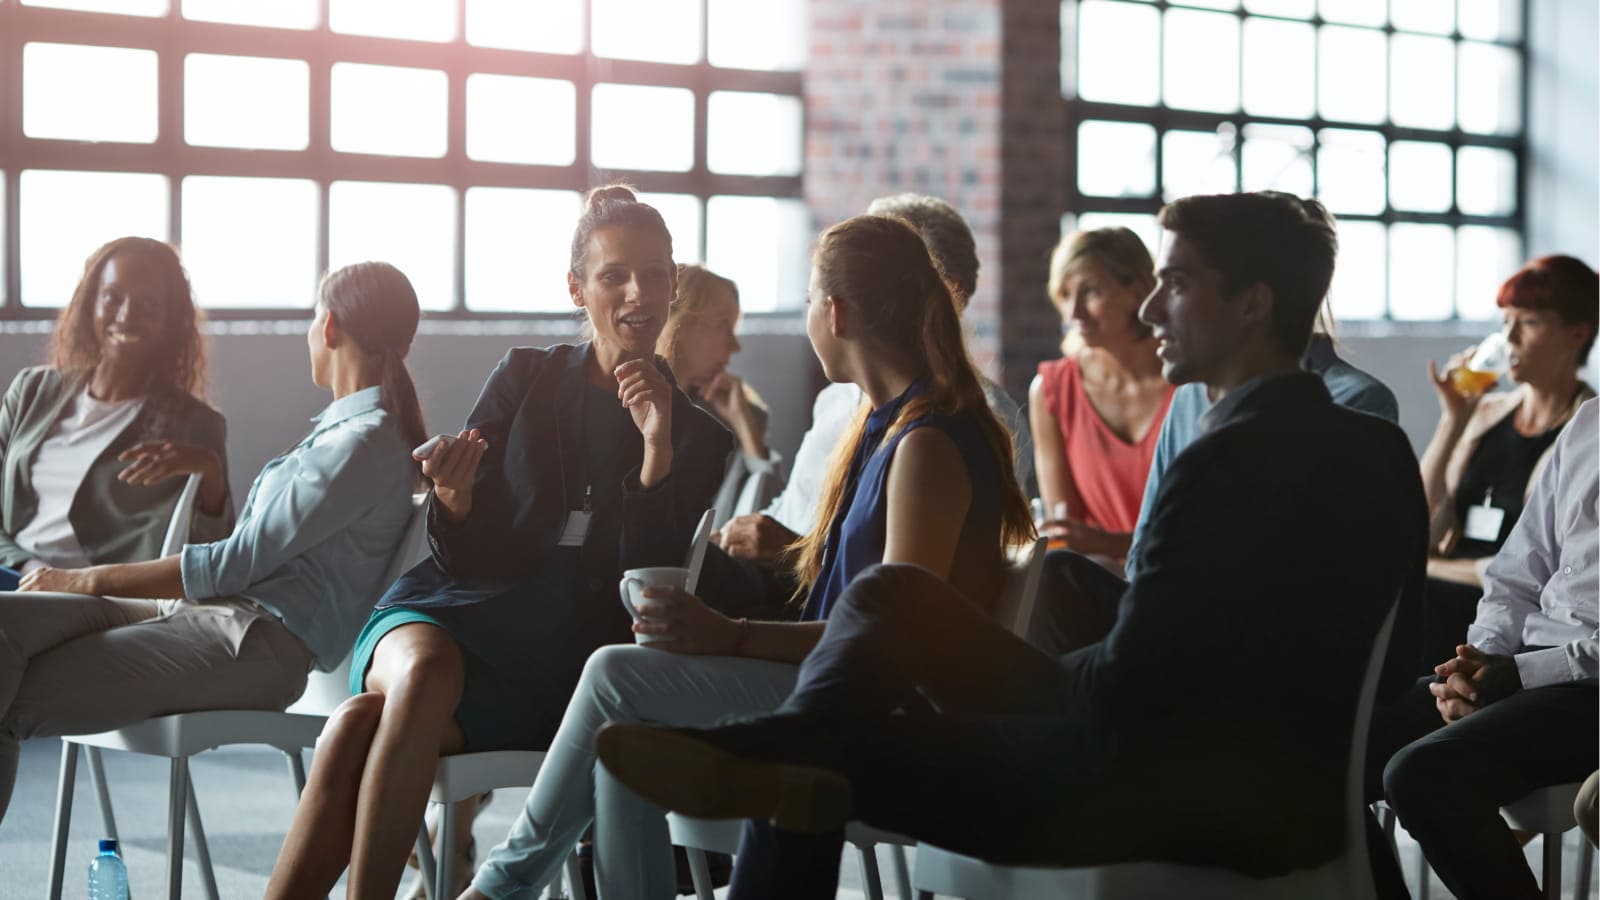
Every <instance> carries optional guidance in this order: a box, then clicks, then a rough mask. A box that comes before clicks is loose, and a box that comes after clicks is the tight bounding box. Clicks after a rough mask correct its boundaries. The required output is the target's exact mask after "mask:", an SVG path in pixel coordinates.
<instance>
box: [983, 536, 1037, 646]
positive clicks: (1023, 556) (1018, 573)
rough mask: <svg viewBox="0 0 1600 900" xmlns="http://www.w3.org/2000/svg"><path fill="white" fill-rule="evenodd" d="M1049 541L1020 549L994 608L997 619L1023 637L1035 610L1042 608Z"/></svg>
mask: <svg viewBox="0 0 1600 900" xmlns="http://www.w3.org/2000/svg"><path fill="white" fill-rule="evenodd" d="M1049 544H1050V541H1049V539H1048V538H1042V537H1041V538H1038V539H1037V540H1035V541H1034V542H1033V543H1032V544H1024V545H1023V546H1021V547H1019V548H1017V552H1016V555H1015V556H1014V557H1013V558H1012V561H1011V564H1010V566H1009V567H1008V568H1007V571H1006V583H1005V589H1004V591H1003V592H1002V593H1001V595H1000V603H999V604H998V608H997V609H996V610H995V620H996V621H998V622H999V623H1000V624H1001V625H1003V626H1005V628H1006V630H1007V631H1010V632H1011V633H1012V634H1014V635H1016V636H1017V637H1020V638H1022V639H1024V640H1026V639H1027V637H1028V626H1029V625H1031V624H1032V623H1033V615H1034V611H1035V610H1037V609H1038V608H1039V585H1040V584H1041V583H1042V582H1043V580H1044V558H1045V556H1046V555H1047V552H1048V547H1049Z"/></svg>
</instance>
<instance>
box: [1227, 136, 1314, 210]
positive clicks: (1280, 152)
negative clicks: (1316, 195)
mask: <svg viewBox="0 0 1600 900" xmlns="http://www.w3.org/2000/svg"><path fill="white" fill-rule="evenodd" d="M1241 162H1243V164H1244V186H1243V189H1244V190H1247V191H1284V192H1286V193H1290V194H1294V195H1295V196H1297V197H1309V196H1311V190H1312V185H1311V129H1309V128H1297V127H1295V126H1292V125H1246V126H1245V127H1244V157H1243V159H1242V160H1241Z"/></svg>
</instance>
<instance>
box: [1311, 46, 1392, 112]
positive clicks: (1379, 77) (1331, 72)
mask: <svg viewBox="0 0 1600 900" xmlns="http://www.w3.org/2000/svg"><path fill="white" fill-rule="evenodd" d="M1319 39H1320V41H1321V51H1320V52H1319V53H1318V54H1317V88H1318V92H1317V105H1318V106H1319V108H1321V110H1322V115H1323V117H1324V118H1328V119H1337V120H1340V121H1345V122H1373V123H1377V122H1382V121H1383V118H1384V116H1385V115H1386V111H1387V110H1388V108H1389V104H1388V100H1387V98H1386V97H1385V95H1384V91H1385V90H1386V86H1387V85H1386V82H1385V79H1386V78H1387V77H1388V76H1387V72H1388V68H1387V66H1386V63H1387V62H1388V53H1387V51H1386V50H1385V48H1384V36H1383V32H1381V31H1368V30H1366V29H1363V28H1324V29H1322V33H1321V35H1320V38H1319Z"/></svg>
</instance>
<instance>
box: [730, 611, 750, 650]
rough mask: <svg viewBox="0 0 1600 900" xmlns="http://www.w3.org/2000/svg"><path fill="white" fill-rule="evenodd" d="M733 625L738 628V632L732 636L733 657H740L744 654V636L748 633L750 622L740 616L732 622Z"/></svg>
mask: <svg viewBox="0 0 1600 900" xmlns="http://www.w3.org/2000/svg"><path fill="white" fill-rule="evenodd" d="M734 624H735V625H738V626H739V631H738V632H737V633H736V634H735V635H734V636H733V655H734V656H742V655H743V654H744V636H745V634H747V633H748V632H749V631H750V620H749V619H747V618H745V617H744V616H740V617H739V618H737V619H735V620H734Z"/></svg>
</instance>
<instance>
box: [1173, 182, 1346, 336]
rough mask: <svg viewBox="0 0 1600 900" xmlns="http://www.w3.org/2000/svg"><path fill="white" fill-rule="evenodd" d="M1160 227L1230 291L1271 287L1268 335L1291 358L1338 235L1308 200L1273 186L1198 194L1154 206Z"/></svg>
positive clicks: (1320, 294)
mask: <svg viewBox="0 0 1600 900" xmlns="http://www.w3.org/2000/svg"><path fill="white" fill-rule="evenodd" d="M1157 221H1159V222H1160V223H1161V227H1162V228H1165V229H1167V230H1168V231H1171V232H1173V233H1174V234H1177V235H1179V236H1180V237H1182V238H1183V239H1184V240H1186V241H1188V242H1189V243H1191V244H1193V245H1195V247H1196V248H1197V249H1198V250H1199V251H1200V255H1201V256H1203V257H1204V258H1205V260H1206V262H1207V263H1208V264H1209V265H1210V266H1211V267H1212V268H1214V269H1216V270H1217V272H1218V274H1220V275H1221V276H1222V290H1223V292H1224V293H1225V294H1230V295H1231V294H1234V293H1237V292H1238V291H1242V290H1244V289H1245V288H1248V287H1250V286H1251V285H1254V284H1263V285H1266V287H1267V288H1268V289H1269V290H1271V291H1272V320H1271V331H1272V337H1273V339H1274V340H1276V341H1277V343H1278V346H1279V347H1280V348H1281V349H1282V350H1284V351H1285V352H1288V353H1292V354H1294V355H1295V357H1296V358H1298V357H1300V356H1302V355H1304V354H1305V352H1306V345H1307V344H1308V343H1309V342H1310V340H1311V325H1312V323H1313V322H1314V321H1315V320H1316V318H1317V310H1318V309H1319V308H1320V307H1321V306H1322V301H1323V298H1325V297H1326V296H1327V295H1328V285H1329V283H1331V282H1332V281H1333V261H1334V257H1336V256H1337V255H1338V253H1339V238H1338V236H1337V235H1336V234H1335V232H1334V223H1333V217H1332V216H1330V215H1328V211H1327V209H1325V208H1324V207H1323V205H1322V204H1321V203H1318V202H1317V201H1315V200H1304V199H1301V198H1300V197H1296V196H1295V195H1293V194H1285V193H1283V192H1281V191H1259V192H1256V193H1251V194H1203V195H1197V196H1193V197H1184V198H1182V199H1180V200H1174V201H1172V202H1171V203H1168V204H1167V205H1166V206H1163V207H1161V212H1160V214H1159V215H1158V216H1157Z"/></svg>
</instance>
